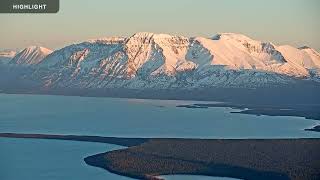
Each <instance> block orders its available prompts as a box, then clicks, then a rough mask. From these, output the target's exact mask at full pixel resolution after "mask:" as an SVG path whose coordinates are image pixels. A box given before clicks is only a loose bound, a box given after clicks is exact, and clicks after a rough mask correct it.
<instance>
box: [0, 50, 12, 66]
mask: <svg viewBox="0 0 320 180" xmlns="http://www.w3.org/2000/svg"><path fill="white" fill-rule="evenodd" d="M15 55H16V52H15V51H12V50H4V51H0V64H8V63H9V61H10V60H11V59H12V58H13V57H14V56H15Z"/></svg>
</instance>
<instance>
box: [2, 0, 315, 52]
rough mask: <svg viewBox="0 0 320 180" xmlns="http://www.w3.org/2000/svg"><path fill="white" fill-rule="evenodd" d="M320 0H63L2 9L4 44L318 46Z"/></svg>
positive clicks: (6, 47) (57, 46) (17, 46)
mask: <svg viewBox="0 0 320 180" xmlns="http://www.w3.org/2000/svg"><path fill="white" fill-rule="evenodd" d="M319 7H320V1H318V0H308V1H304V0H281V1H279V0H269V1H265V0H161V1H160V0H157V1H155V0H112V1H111V0H91V1H88V0H77V1H70V0H60V11H59V12H58V13H57V14H0V21H1V30H0V31H1V35H0V37H1V43H0V49H15V48H24V47H26V46H29V45H41V46H45V47H48V48H52V49H57V48H61V47H63V46H65V45H68V44H72V43H74V42H81V41H84V40H87V39H92V38H99V37H106V36H130V35H132V34H134V33H136V32H140V31H147V32H155V33H169V34H176V35H184V36H189V37H190V36H204V37H211V36H213V35H214V34H216V33H219V32H235V33H242V34H245V35H247V36H249V37H251V38H253V39H257V40H261V41H271V42H274V43H276V44H289V45H293V46H295V47H299V46H303V45H308V46H310V47H313V48H315V49H317V50H318V51H319V50H320V41H319V40H320V38H319V32H318V30H319V29H320V21H319V17H320V12H319Z"/></svg>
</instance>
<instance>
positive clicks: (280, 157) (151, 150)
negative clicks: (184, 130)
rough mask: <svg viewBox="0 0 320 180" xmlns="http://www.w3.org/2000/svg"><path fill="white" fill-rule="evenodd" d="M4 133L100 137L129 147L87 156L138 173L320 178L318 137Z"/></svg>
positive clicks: (155, 176) (127, 173) (90, 161)
mask: <svg viewBox="0 0 320 180" xmlns="http://www.w3.org/2000/svg"><path fill="white" fill-rule="evenodd" d="M0 137H4V138H32V139H57V140H71V141H88V142H99V143H108V144H116V145H122V146H126V147H128V148H125V149H120V150H114V151H109V152H105V153H99V154H95V155H91V156H88V157H86V158H84V161H85V162H86V163H87V164H88V165H90V166H94V167H98V168H103V169H105V170H108V171H110V172H112V173H115V174H118V175H122V176H127V177H131V178H135V179H148V180H159V177H158V176H159V175H173V174H185V175H205V176H219V177H231V178H240V179H261V180H264V179H265V180H267V179H276V180H277V179H278V180H284V179H297V180H298V179H318V178H320V174H319V173H318V172H319V170H320V162H319V161H317V160H318V159H320V153H318V150H319V149H320V139H319V138H300V139H182V138H117V137H101V136H77V135H50V134H17V133H0Z"/></svg>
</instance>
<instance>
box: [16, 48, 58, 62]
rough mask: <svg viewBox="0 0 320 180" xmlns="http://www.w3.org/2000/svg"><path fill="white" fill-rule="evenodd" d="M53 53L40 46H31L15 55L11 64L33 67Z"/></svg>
mask: <svg viewBox="0 0 320 180" xmlns="http://www.w3.org/2000/svg"><path fill="white" fill-rule="evenodd" d="M51 52H52V51H51V50H49V49H47V48H44V47H39V46H29V47H27V48H25V49H23V50H22V51H21V52H19V53H18V54H17V55H15V56H14V57H13V58H12V60H11V61H10V64H19V65H33V64H38V63H40V62H41V61H42V60H43V59H44V58H45V57H46V56H47V55H49V54H50V53H51Z"/></svg>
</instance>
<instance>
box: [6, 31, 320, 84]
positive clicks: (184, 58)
mask: <svg viewBox="0 0 320 180" xmlns="http://www.w3.org/2000/svg"><path fill="white" fill-rule="evenodd" d="M1 62H2V64H5V65H2V66H6V67H7V68H9V69H11V70H10V72H11V73H12V72H14V70H12V69H15V68H19V67H22V66H23V69H28V70H27V71H26V72H25V73H21V69H20V72H19V74H20V75H19V78H20V79H22V80H23V79H25V80H28V81H33V82H36V83H38V84H39V86H40V87H42V88H46V89H54V88H76V89H108V88H121V89H137V90H142V89H155V90H161V89H162V90H168V89H189V90H192V89H205V88H214V87H224V88H239V87H241V88H261V87H270V86H272V87H273V86H274V87H277V86H286V85H288V84H294V83H297V82H312V83H316V84H318V83H319V82H320V54H319V53H318V52H317V51H316V50H314V49H312V48H310V47H306V46H304V47H301V48H295V47H292V46H289V45H281V46H277V45H275V44H273V43H271V42H261V41H257V40H253V39H251V38H249V37H247V36H245V35H242V34H235V33H221V34H217V35H215V36H213V37H211V38H205V37H191V38H188V37H183V36H173V35H168V34H154V33H148V32H140V33H136V34H134V35H132V36H130V37H110V38H101V39H94V40H88V41H85V42H82V43H79V44H72V45H69V46H66V47H64V48H62V49H59V50H55V51H51V50H49V49H47V48H44V47H37V46H31V47H27V48H26V49H24V50H22V51H21V52H18V53H15V52H6V53H5V52H2V53H0V63H1ZM4 62H5V63H4Z"/></svg>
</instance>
